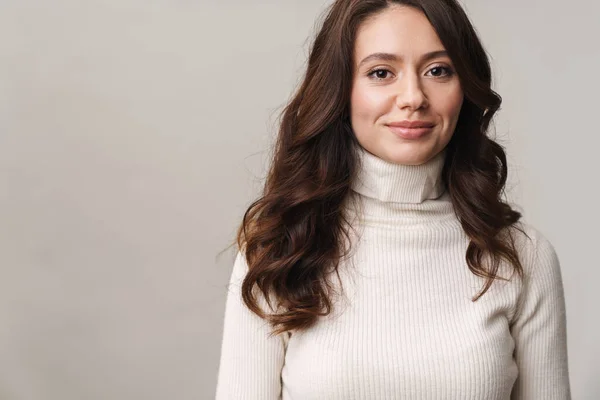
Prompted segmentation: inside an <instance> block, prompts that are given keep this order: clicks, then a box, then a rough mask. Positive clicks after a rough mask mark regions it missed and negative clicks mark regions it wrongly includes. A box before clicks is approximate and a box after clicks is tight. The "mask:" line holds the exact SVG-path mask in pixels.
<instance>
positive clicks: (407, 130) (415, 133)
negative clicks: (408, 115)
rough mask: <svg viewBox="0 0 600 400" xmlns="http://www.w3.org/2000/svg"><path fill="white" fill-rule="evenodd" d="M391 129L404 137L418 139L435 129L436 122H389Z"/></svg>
mask: <svg viewBox="0 0 600 400" xmlns="http://www.w3.org/2000/svg"><path fill="white" fill-rule="evenodd" d="M387 126H388V127H389V128H390V130H391V131H392V132H393V133H394V134H396V135H398V136H400V137H401V138H403V139H418V138H421V137H423V136H425V135H426V134H428V133H429V132H431V130H432V129H433V127H434V126H435V124H433V123H431V122H427V121H408V120H405V121H401V122H392V123H389V124H387Z"/></svg>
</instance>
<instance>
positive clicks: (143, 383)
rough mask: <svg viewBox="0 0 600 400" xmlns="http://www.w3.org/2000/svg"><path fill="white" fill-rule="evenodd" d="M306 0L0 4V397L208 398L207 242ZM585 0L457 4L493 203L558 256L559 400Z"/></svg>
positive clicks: (594, 334)
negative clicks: (500, 155)
mask: <svg viewBox="0 0 600 400" xmlns="http://www.w3.org/2000/svg"><path fill="white" fill-rule="evenodd" d="M328 4H329V1H324V0H310V1H309V0H269V1H267V0H262V1H261V0H251V1H249V0H234V1H220V0H197V1H191V0H170V1H167V0H154V1H149V0H88V1H81V0H55V1H52V2H49V1H42V0H39V1H32V0H3V1H2V2H1V3H0V57H1V58H0V205H1V207H0V399H3V400H30V399H34V400H37V399H43V400H71V399H73V400H75V399H77V400H79V399H87V400H95V399H102V400H105V399H124V400H129V399H140V400H141V399H144V400H151V399H161V400H162V399H178V400H185V399H190V400H191V399H210V398H213V397H214V390H215V384H216V377H217V368H218V361H219V355H220V345H221V332H222V322H223V312H224V305H225V295H226V284H227V280H228V278H229V274H230V272H231V268H232V266H233V256H234V254H233V252H232V251H231V250H229V251H228V252H225V253H223V255H221V256H220V257H217V255H218V253H219V252H220V251H221V250H223V249H224V248H225V247H227V245H228V244H229V243H230V241H231V240H232V239H233V237H234V233H235V229H236V228H237V225H238V223H239V222H240V219H241V216H242V214H243V212H244V211H245V209H246V207H247V206H248V205H249V204H250V202H251V201H252V200H253V199H254V198H255V197H256V196H257V195H258V193H259V191H260V189H261V180H262V178H263V177H264V173H265V167H266V165H265V161H266V159H267V154H268V151H269V146H270V145H271V144H272V139H273V136H274V134H275V132H276V119H277V115H278V113H279V111H280V110H281V108H282V106H283V105H284V104H285V102H286V100H287V99H288V98H289V96H290V95H291V93H292V90H293V89H294V87H295V86H296V85H297V84H298V81H299V78H300V75H301V74H302V72H303V68H304V66H305V61H306V57H307V51H308V44H309V40H308V38H312V35H313V34H314V29H315V21H316V20H317V18H318V16H319V15H320V14H321V12H322V11H323V10H324V8H325V7H326V6H327V5H328ZM599 4H600V3H598V2H597V1H593V0H573V1H570V2H568V3H566V4H565V3H563V2H558V1H556V2H555V1H542V0H529V1H524V0H503V1H497V0H467V1H465V2H464V5H465V8H466V10H467V12H468V14H469V15H470V17H471V18H472V20H473V22H474V25H475V27H476V29H477V30H478V32H479V33H480V35H481V39H482V41H483V43H484V45H485V46H486V49H487V50H488V52H489V53H490V56H491V62H492V67H493V70H494V74H495V75H494V88H495V89H496V90H497V91H498V92H499V93H500V95H501V96H502V97H503V99H504V102H503V106H502V109H501V111H500V112H499V114H498V115H497V117H496V120H495V122H496V124H495V126H496V129H495V131H496V135H497V139H498V140H499V141H500V142H501V143H502V144H503V145H505V146H506V148H507V153H508V158H509V184H508V195H509V200H511V201H512V202H515V203H516V204H518V205H519V206H520V207H519V209H520V210H522V211H523V213H524V216H525V218H526V220H527V221H529V222H530V223H531V224H533V225H534V226H536V227H538V228H539V229H540V230H541V231H542V232H543V233H544V234H546V236H547V237H548V238H549V239H550V240H551V242H552V243H553V244H554V245H555V247H556V250H557V253H558V255H559V259H560V261H561V265H562V272H563V279H564V286H565V293H566V299H567V319H568V348H569V362H570V377H571V385H572V392H573V398H574V399H581V400H583V399H590V400H592V399H599V398H600V383H599V382H600V379H599V372H598V371H599V370H600V342H599V341H598V338H600V323H599V316H600V312H599V311H598V306H599V305H600V290H598V289H597V287H598V283H599V279H600V272H599V267H600V262H599V261H598V260H599V257H598V249H599V246H598V240H599V239H600V235H599V234H598V232H599V229H598V228H599V227H600V218H599V212H598V182H599V180H598V172H599V168H598V162H599V160H598V146H600V140H599V139H598V135H599V134H600V132H599V130H598V115H599V113H598V105H599V102H598V93H600V56H599V52H598V45H597V41H596V38H597V37H599V36H600V24H599V23H598V21H599V20H600V6H599ZM457 362H460V360H457ZM536 400H537V399H536Z"/></svg>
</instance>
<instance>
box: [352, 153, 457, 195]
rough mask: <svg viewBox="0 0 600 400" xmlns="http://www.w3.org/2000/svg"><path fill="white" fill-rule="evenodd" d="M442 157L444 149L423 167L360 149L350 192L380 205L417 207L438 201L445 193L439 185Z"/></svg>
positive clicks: (441, 184) (442, 186)
mask: <svg viewBox="0 0 600 400" xmlns="http://www.w3.org/2000/svg"><path fill="white" fill-rule="evenodd" d="M445 157H446V151H445V150H443V151H441V152H440V153H438V154H437V155H435V156H434V157H433V158H431V159H430V160H429V161H427V162H425V163H424V164H420V165H403V164H394V163H391V162H388V161H386V160H383V159H381V158H379V157H377V156H375V155H373V154H371V153H369V152H368V151H366V150H365V149H363V148H362V147H361V148H360V150H359V170H358V174H357V176H356V178H355V180H354V181H353V183H352V189H353V190H354V191H355V192H357V193H359V194H361V195H363V196H366V197H369V198H372V199H376V200H380V201H382V202H392V203H408V204H419V203H422V202H424V201H425V200H433V199H437V198H439V197H440V196H441V195H442V194H443V193H444V191H445V188H444V184H443V182H442V169H443V167H444V161H445Z"/></svg>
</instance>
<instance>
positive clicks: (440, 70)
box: [429, 65, 453, 78]
mask: <svg viewBox="0 0 600 400" xmlns="http://www.w3.org/2000/svg"><path fill="white" fill-rule="evenodd" d="M429 72H434V73H433V76H434V77H437V78H441V77H446V76H451V75H452V73H453V71H452V69H450V68H449V67H444V66H441V65H438V66H437V67H433V68H431V69H430V70H429ZM444 72H445V74H444ZM439 73H442V75H438V74H439Z"/></svg>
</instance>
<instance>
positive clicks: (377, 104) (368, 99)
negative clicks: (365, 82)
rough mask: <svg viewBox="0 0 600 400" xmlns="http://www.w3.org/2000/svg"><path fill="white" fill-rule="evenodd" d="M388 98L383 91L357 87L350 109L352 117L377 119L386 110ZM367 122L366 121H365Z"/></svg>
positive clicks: (353, 93) (353, 92)
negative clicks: (383, 94)
mask: <svg viewBox="0 0 600 400" xmlns="http://www.w3.org/2000/svg"><path fill="white" fill-rule="evenodd" d="M385 104H386V99H385V97H384V96H382V94H381V93H377V92H376V91H374V90H368V88H361V87H357V88H355V89H354V90H353V91H352V95H351V98H350V110H351V115H352V119H353V120H355V121H356V122H359V121H360V120H370V121H375V120H376V119H377V118H378V117H379V115H381V114H382V113H383V112H384V110H385ZM363 122H365V121H363Z"/></svg>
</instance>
